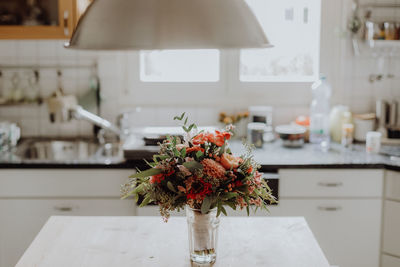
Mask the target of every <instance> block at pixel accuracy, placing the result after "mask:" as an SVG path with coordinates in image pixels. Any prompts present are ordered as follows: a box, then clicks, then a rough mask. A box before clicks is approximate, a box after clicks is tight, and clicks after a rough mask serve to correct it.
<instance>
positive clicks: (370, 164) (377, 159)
mask: <svg viewBox="0 0 400 267" xmlns="http://www.w3.org/2000/svg"><path fill="white" fill-rule="evenodd" d="M230 148H231V150H232V152H233V153H235V154H236V155H240V154H242V153H244V149H243V145H242V143H241V142H240V141H231V142H230ZM143 158H147V159H149V158H151V153H147V154H146V153H144V152H141V153H137V154H136V155H135V157H134V159H132V160H124V159H121V160H117V161H115V160H114V161H111V162H105V161H79V160H75V161H66V162H60V161H32V160H26V161H24V160H21V159H19V158H18V157H16V156H14V155H12V154H8V155H2V156H0V168H65V169H71V168H74V169H75V168H82V169H91V168H115V169H130V168H132V169H133V168H136V167H139V168H146V165H145V163H144V161H143ZM254 158H255V160H256V161H257V162H259V163H260V164H261V166H262V168H263V170H277V169H282V168H371V169H382V168H387V169H391V170H398V171H400V160H399V161H394V160H391V159H390V157H389V156H385V155H380V154H367V153H365V145H363V144H355V145H353V147H352V149H351V150H346V149H343V148H342V147H341V145H339V144H332V145H331V149H330V150H329V151H328V152H322V151H319V150H317V149H315V148H314V146H312V145H310V144H306V145H305V146H304V147H302V148H286V147H283V146H282V145H281V143H280V141H279V140H278V141H275V142H273V143H268V144H265V145H264V147H263V148H260V149H255V150H254Z"/></svg>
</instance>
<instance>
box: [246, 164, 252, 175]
mask: <svg viewBox="0 0 400 267" xmlns="http://www.w3.org/2000/svg"><path fill="white" fill-rule="evenodd" d="M252 171H253V166H250V167H249V168H248V169H247V173H248V174H250V173H252Z"/></svg>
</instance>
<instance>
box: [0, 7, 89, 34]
mask: <svg viewBox="0 0 400 267" xmlns="http://www.w3.org/2000/svg"><path fill="white" fill-rule="evenodd" d="M91 1H92V0H36V1H29V0H17V1H2V0H0V9H1V10H3V12H7V14H6V15H7V17H11V18H12V17H15V18H14V19H9V20H8V21H1V20H0V39H68V38H70V37H71V35H72V32H73V30H74V28H75V26H76V24H77V22H78V20H79V18H80V16H81V15H82V14H83V12H84V11H85V9H86V8H87V6H88V5H89V4H90V2H91ZM28 3H35V7H38V8H39V10H41V12H42V14H43V16H42V17H43V21H37V20H32V19H29V18H28V17H29V16H28V15H27V13H29V11H28V10H30V9H31V6H30V5H29V4H28ZM3 15H4V14H3ZM27 24H28V25H27Z"/></svg>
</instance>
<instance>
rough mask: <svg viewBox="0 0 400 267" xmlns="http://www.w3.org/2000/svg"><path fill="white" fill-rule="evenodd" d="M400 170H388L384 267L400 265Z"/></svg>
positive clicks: (383, 253)
mask: <svg viewBox="0 0 400 267" xmlns="http://www.w3.org/2000/svg"><path fill="white" fill-rule="evenodd" d="M399 225H400V172H394V171H387V172H386V175H385V201H384V212H383V240H382V267H392V266H393V267H394V266H396V267H398V266H400V241H399V240H400V228H399Z"/></svg>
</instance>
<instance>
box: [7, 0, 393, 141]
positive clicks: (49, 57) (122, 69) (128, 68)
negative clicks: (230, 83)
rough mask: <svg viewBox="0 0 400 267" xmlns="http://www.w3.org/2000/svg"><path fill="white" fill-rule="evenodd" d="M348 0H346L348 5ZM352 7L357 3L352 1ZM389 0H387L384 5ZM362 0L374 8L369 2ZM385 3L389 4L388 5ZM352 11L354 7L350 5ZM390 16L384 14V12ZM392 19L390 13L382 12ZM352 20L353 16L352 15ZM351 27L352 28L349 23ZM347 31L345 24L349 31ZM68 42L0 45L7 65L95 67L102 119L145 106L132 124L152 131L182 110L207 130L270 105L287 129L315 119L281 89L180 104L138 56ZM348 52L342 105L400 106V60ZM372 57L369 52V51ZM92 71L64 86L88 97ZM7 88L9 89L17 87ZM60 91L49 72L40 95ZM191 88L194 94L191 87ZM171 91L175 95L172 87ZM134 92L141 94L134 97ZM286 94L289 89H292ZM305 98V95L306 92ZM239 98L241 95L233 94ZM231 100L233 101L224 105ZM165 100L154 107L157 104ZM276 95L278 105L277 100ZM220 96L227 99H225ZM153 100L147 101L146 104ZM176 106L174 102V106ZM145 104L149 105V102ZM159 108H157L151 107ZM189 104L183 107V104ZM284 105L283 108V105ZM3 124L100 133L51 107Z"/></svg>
mask: <svg viewBox="0 0 400 267" xmlns="http://www.w3.org/2000/svg"><path fill="white" fill-rule="evenodd" d="M343 1H346V0H343ZM348 1H350V0H348ZM379 1H381V0H379ZM396 1H398V2H400V0H396ZM361 2H369V1H368V0H361ZM382 2H385V1H384V0H382ZM348 6H349V7H348V8H351V5H350V4H349V5H348ZM379 12H384V11H379ZM389 13H390V14H389V15H390V16H393V17H397V18H398V17H400V10H396V11H393V10H390V11H389ZM376 15H377V16H387V14H376ZM344 17H345V16H344ZM344 24H345V22H344ZM344 27H345V26H344ZM64 42H65V41H59V40H33V41H16V40H1V41H0V65H2V64H40V65H49V64H50V65H69V64H72V65H90V64H93V63H94V62H97V63H98V75H99V77H100V79H101V90H102V98H103V103H102V108H101V111H102V115H103V116H104V117H105V118H107V119H109V120H111V121H112V122H115V119H116V116H117V115H118V114H119V113H120V112H121V111H122V110H124V109H131V110H135V109H136V108H138V107H140V112H136V113H135V115H133V116H132V120H131V121H130V124H131V125H132V126H146V125H154V126H157V125H165V126H166V125H173V124H174V122H173V120H172V118H173V117H174V116H175V115H178V114H180V113H182V112H184V111H185V112H187V113H188V114H189V116H190V119H191V120H193V121H196V122H197V123H198V124H200V125H210V124H216V123H218V122H217V120H218V114H219V112H221V111H226V112H228V113H232V112H238V111H243V110H245V109H246V108H247V106H248V105H251V104H253V103H258V104H260V103H262V104H266V105H272V106H273V107H274V119H273V120H274V124H275V125H276V124H285V123H289V122H290V121H292V120H294V119H295V117H296V116H298V115H308V113H309V110H308V105H309V104H308V103H309V102H310V98H311V94H310V93H309V91H308V90H307V92H305V91H296V92H294V93H293V95H287V94H286V93H282V92H281V91H280V90H270V91H268V92H265V91H262V90H259V91H252V92H251V93H249V95H247V96H246V99H242V95H241V94H237V96H235V94H236V93H237V92H235V91H231V92H228V90H225V91H224V92H216V91H215V95H213V94H214V92H212V93H211V94H210V91H207V93H208V94H210V98H211V99H210V102H209V103H207V102H206V101H204V100H202V102H201V103H203V104H202V105H200V104H199V103H200V102H199V101H197V102H196V98H197V97H202V99H204V96H203V95H202V93H204V92H202V90H201V89H200V90H199V89H197V88H196V90H187V91H186V92H183V91H182V93H186V94H193V103H188V102H185V101H181V102H180V101H179V100H176V99H178V96H177V92H181V91H179V90H177V89H176V88H174V87H171V90H170V92H172V93H168V92H167V93H165V92H162V93H161V94H160V95H155V94H152V93H151V92H150V94H149V90H151V89H149V88H148V86H142V87H138V86H137V84H138V79H139V74H138V66H137V64H138V63H137V62H138V61H137V59H138V53H137V52H104V51H102V52H100V51H76V50H67V49H64V47H63V45H64ZM344 42H345V45H344V47H343V49H342V51H341V57H342V58H343V64H342V66H343V67H342V69H341V70H340V74H338V77H336V78H338V79H340V80H341V82H338V83H336V84H341V85H342V88H333V89H334V90H335V91H334V103H332V105H335V104H339V103H343V104H347V105H349V106H350V107H351V110H352V111H353V112H354V113H362V112H373V111H374V109H375V101H376V100H377V99H380V98H387V99H397V100H400V57H391V58H384V59H379V58H378V57H371V56H368V55H365V54H363V55H362V56H360V57H356V56H354V54H353V51H352V47H351V42H350V40H346V41H344ZM363 51H364V50H363ZM91 74H92V73H91V71H90V70H87V69H67V70H64V71H63V76H62V86H63V88H64V90H65V92H66V93H73V94H78V95H80V96H82V95H84V94H85V92H87V90H88V89H89V87H90V84H89V77H90V76H91ZM371 74H384V75H387V74H394V75H395V77H394V78H393V79H384V80H382V81H376V82H374V83H370V82H369V81H368V78H369V75H371ZM9 84H10V83H9V82H7V81H6V82H5V86H10V85H9ZM56 89H57V74H56V70H50V69H49V70H47V69H45V70H41V72H40V94H41V95H42V96H43V97H48V96H49V95H51V94H52V93H53V92H54V90H56ZM188 89H191V88H188ZM166 90H167V89H166ZM132 92H133V93H132ZM144 92H146V94H144V95H150V96H151V97H152V98H153V99H149V100H148V102H146V101H142V100H140V101H137V100H136V99H137V97H138V96H141V95H142V94H143V93H144ZM285 92H286V91H285ZM299 92H300V93H299ZM232 95H233V96H232ZM224 96H226V97H227V98H228V100H225V99H224ZM157 97H158V98H160V100H158V102H159V103H157V101H153V100H154V98H157ZM270 97H272V98H273V99H275V100H276V102H275V100H274V102H273V103H272V102H270V100H269V99H270ZM215 98H221V101H218V100H216V99H215ZM140 99H146V98H140ZM150 100H152V101H150ZM169 101H171V102H169ZM142 102H143V103H142ZM147 103H152V104H147ZM180 103H181V104H180ZM277 103H279V104H277ZM0 120H11V121H15V122H18V123H20V124H21V127H22V134H23V135H25V136H28V135H29V136H31V135H41V136H70V137H71V136H72V137H73V136H88V135H92V125H91V124H90V123H88V122H85V121H75V122H69V123H64V124H60V123H55V124H52V123H50V121H49V116H48V112H47V108H46V106H45V105H42V106H40V107H38V106H35V105H28V106H21V107H6V108H5V107H0Z"/></svg>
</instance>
